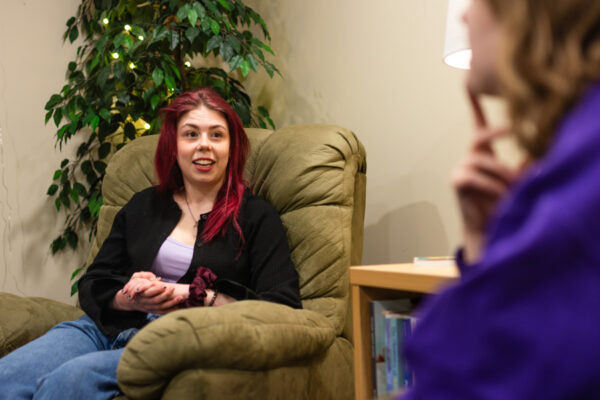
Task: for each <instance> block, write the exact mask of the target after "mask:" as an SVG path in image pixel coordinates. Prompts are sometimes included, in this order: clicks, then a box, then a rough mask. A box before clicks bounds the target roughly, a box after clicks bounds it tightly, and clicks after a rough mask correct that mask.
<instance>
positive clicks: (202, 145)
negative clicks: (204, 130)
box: [198, 134, 210, 149]
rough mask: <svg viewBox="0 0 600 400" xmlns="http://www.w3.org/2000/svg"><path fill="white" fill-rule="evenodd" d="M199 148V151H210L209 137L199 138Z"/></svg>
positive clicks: (201, 136)
mask: <svg viewBox="0 0 600 400" xmlns="http://www.w3.org/2000/svg"><path fill="white" fill-rule="evenodd" d="M198 148H199V149H208V148H210V140H208V135H205V134H203V135H200V137H199V138H198Z"/></svg>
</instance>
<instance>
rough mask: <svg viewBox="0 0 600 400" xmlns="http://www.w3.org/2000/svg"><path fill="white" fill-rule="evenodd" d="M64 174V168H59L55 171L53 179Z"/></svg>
mask: <svg viewBox="0 0 600 400" xmlns="http://www.w3.org/2000/svg"><path fill="white" fill-rule="evenodd" d="M61 175H62V169H57V170H56V171H54V176H53V177H52V180H53V181H55V180H57V179H58V178H60V177H61Z"/></svg>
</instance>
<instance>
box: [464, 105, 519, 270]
mask: <svg viewBox="0 0 600 400" xmlns="http://www.w3.org/2000/svg"><path fill="white" fill-rule="evenodd" d="M469 99H470V101H471V106H472V109H473V114H474V117H475V129H476V137H475V140H474V142H473V144H472V146H471V148H470V150H469V152H468V153H467V155H466V157H465V158H464V159H463V161H462V162H461V163H460V164H459V166H458V167H457V168H456V169H455V171H454V173H453V174H452V185H453V187H454V189H455V190H456V193H457V197H458V203H459V206H460V211H461V213H462V219H463V235H464V252H463V256H464V258H465V261H466V262H467V263H474V262H476V261H478V260H479V257H480V256H481V250H482V248H483V246H484V244H485V237H484V234H485V229H486V226H487V224H488V222H489V220H490V216H491V215H492V214H493V213H494V211H495V208H496V205H497V203H498V200H499V199H500V198H502V197H503V196H504V195H505V194H506V192H507V191H508V189H509V187H510V186H511V185H512V183H513V182H514V181H515V180H516V178H517V172H516V171H513V170H511V169H509V168H508V167H506V166H505V165H504V164H502V163H501V162H499V161H498V159H497V158H496V156H495V154H494V151H493V149H492V143H493V141H494V140H495V139H497V138H498V137H501V136H504V135H506V134H507V131H506V130H505V129H498V130H491V129H489V128H488V126H487V123H486V121H485V117H484V115H483V112H482V109H481V106H480V104H479V101H478V100H477V98H476V97H475V95H473V94H471V93H469Z"/></svg>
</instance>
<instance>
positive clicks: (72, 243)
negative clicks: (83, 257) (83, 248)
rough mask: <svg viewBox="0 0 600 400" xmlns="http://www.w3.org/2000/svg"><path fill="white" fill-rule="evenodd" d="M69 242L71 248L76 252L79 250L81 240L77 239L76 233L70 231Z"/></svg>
mask: <svg viewBox="0 0 600 400" xmlns="http://www.w3.org/2000/svg"><path fill="white" fill-rule="evenodd" d="M67 241H68V242H69V246H71V248H72V249H73V250H75V249H76V248H77V242H78V241H79V238H78V237H77V234H76V233H75V232H73V231H72V230H69V232H68V234H67Z"/></svg>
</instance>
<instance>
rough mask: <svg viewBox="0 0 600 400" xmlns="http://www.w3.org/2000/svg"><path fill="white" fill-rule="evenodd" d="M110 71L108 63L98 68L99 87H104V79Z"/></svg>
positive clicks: (105, 79)
mask: <svg viewBox="0 0 600 400" xmlns="http://www.w3.org/2000/svg"><path fill="white" fill-rule="evenodd" d="M110 72H111V68H110V65H107V66H105V67H104V68H102V69H101V70H100V73H99V74H98V86H100V89H104V86H105V85H106V81H107V80H108V77H109V76H110Z"/></svg>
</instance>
